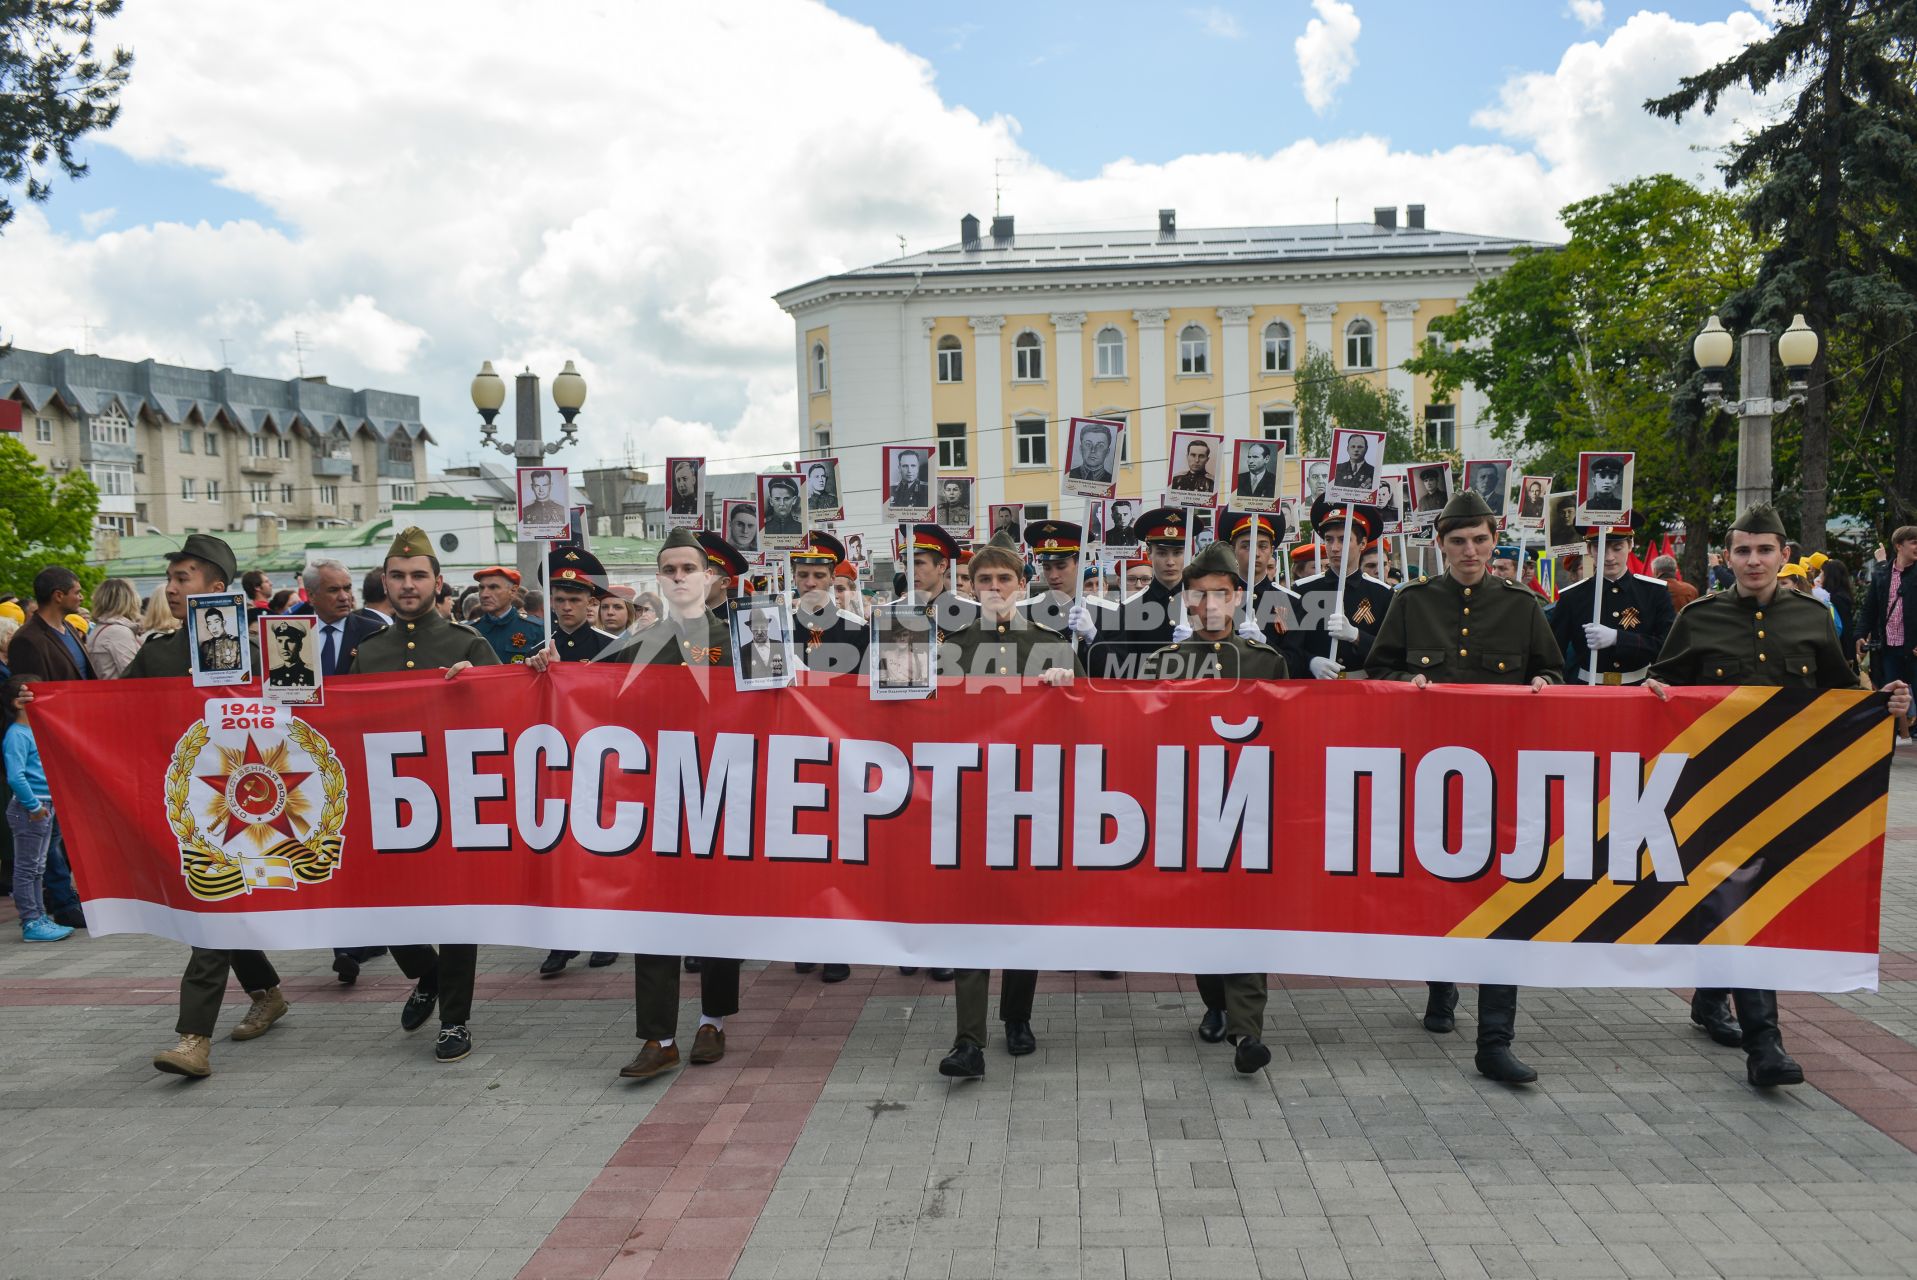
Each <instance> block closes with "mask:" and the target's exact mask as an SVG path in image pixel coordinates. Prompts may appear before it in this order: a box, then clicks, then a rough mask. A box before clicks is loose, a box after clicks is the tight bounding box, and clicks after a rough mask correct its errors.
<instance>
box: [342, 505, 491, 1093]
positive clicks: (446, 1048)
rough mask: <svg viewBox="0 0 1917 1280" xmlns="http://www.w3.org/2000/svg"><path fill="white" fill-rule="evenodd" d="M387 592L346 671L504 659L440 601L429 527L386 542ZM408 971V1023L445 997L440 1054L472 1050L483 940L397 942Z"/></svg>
mask: <svg viewBox="0 0 1917 1280" xmlns="http://www.w3.org/2000/svg"><path fill="white" fill-rule="evenodd" d="M384 576H385V583H386V599H387V603H388V605H389V606H390V607H391V608H392V610H393V618H394V622H393V625H392V626H390V627H388V628H386V629H385V630H384V631H380V632H376V633H374V634H373V635H370V636H368V637H366V639H364V640H362V641H361V642H360V646H359V648H358V649H357V650H355V651H354V653H353V657H352V661H350V662H349V663H347V666H346V674H347V675H370V674H374V673H377V672H385V671H437V670H443V671H444V672H445V673H446V678H447V679H448V680H451V679H452V678H454V677H455V676H457V675H458V674H459V673H460V672H462V671H464V670H466V669H467V668H468V667H492V666H498V665H499V655H498V654H496V653H495V652H494V651H493V647H492V645H490V644H488V643H487V642H486V639H485V637H484V636H482V635H480V634H479V633H478V632H477V631H475V630H473V629H472V628H471V627H468V626H464V625H462V624H461V623H457V622H448V621H447V620H446V619H445V618H442V617H441V616H440V615H439V610H438V609H436V608H434V607H433V606H434V602H435V600H436V599H437V598H438V595H439V588H440V584H441V583H442V582H443V581H444V580H443V579H442V578H441V577H440V576H439V557H438V556H436V555H434V554H433V543H432V539H430V538H428V537H427V536H426V534H425V532H424V531H423V530H420V529H405V530H402V531H401V532H400V535H399V536H398V537H397V538H394V539H393V545H392V546H390V547H388V548H387V549H386V561H385V570H384ZM391 950H392V955H393V960H394V962H395V963H397V964H398V965H399V969H400V972H401V973H404V974H405V975H406V976H407V977H409V978H411V979H412V980H413V983H414V986H413V991H412V994H411V995H409V996H407V997H406V1003H405V1005H404V1006H402V1007H401V1009H400V1011H399V1025H400V1028H401V1029H402V1030H405V1031H416V1030H418V1029H419V1028H420V1027H421V1026H423V1025H424V1024H425V1022H426V1018H427V1015H429V1014H431V1013H432V1011H433V1005H434V1004H435V1003H437V1004H438V1005H439V1038H438V1039H437V1040H436V1041H435V1042H434V1044H433V1057H435V1058H436V1059H438V1060H439V1061H441V1062H458V1061H459V1060H460V1059H462V1058H464V1057H465V1056H466V1055H467V1054H469V1053H471V1052H472V1051H473V1036H472V1031H471V1029H470V1028H468V1026H467V1025H466V1024H467V1022H468V1020H469V1019H470V1018H471V1017H472V1011H473V975H474V972H475V971H476V969H477V968H478V964H479V947H478V945H477V944H475V943H470V942H448V943H446V944H445V945H444V946H441V947H440V948H438V949H437V950H435V949H434V948H433V947H432V946H431V945H430V944H428V943H409V944H405V945H401V946H397V947H393V948H391Z"/></svg>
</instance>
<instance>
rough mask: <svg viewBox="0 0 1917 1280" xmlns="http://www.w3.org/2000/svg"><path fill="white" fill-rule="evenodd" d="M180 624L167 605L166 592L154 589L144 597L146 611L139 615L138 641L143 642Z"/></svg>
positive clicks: (161, 634)
mask: <svg viewBox="0 0 1917 1280" xmlns="http://www.w3.org/2000/svg"><path fill="white" fill-rule="evenodd" d="M179 625H180V620H179V619H178V618H176V617H174V616H173V610H172V609H171V608H169V607H168V606H167V603H166V592H165V591H164V590H158V591H155V592H154V593H153V594H152V595H150V596H148V597H147V598H146V612H145V613H143V614H141V615H140V643H141V644H145V643H146V642H147V641H149V640H151V639H152V638H153V637H154V636H163V635H165V634H166V633H167V632H169V631H171V630H173V629H174V628H176V627H178V626H179Z"/></svg>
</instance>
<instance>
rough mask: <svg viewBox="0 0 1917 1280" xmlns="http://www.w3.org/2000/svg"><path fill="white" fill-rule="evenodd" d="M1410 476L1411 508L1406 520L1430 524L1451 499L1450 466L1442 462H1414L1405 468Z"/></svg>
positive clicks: (1406, 473)
mask: <svg viewBox="0 0 1917 1280" xmlns="http://www.w3.org/2000/svg"><path fill="white" fill-rule="evenodd" d="M1405 475H1406V476H1408V477H1409V478H1410V484H1411V509H1410V511H1409V512H1408V513H1407V516H1406V518H1407V520H1410V521H1412V522H1414V523H1417V524H1430V523H1431V522H1432V521H1434V520H1436V519H1437V518H1438V513H1439V512H1440V511H1443V510H1444V504H1445V503H1447V502H1449V501H1451V466H1450V464H1449V463H1444V462H1414V463H1412V464H1411V465H1410V466H1408V467H1406V468H1405Z"/></svg>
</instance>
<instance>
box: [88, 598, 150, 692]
mask: <svg viewBox="0 0 1917 1280" xmlns="http://www.w3.org/2000/svg"><path fill="white" fill-rule="evenodd" d="M86 651H87V661H89V662H91V663H92V664H93V674H94V677H95V678H96V679H100V680H111V679H113V678H114V677H115V676H117V675H119V674H120V673H121V672H122V671H125V670H126V664H127V663H129V662H131V661H133V655H134V654H136V653H138V652H139V651H140V597H139V594H138V593H137V592H135V591H134V590H133V584H132V583H131V582H128V581H127V580H126V579H125V578H108V579H107V580H106V581H105V582H102V583H101V584H100V585H99V586H98V587H97V588H95V589H94V592H93V626H92V627H91V628H90V629H89V630H88V631H87V640H86Z"/></svg>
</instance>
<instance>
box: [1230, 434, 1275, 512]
mask: <svg viewBox="0 0 1917 1280" xmlns="http://www.w3.org/2000/svg"><path fill="white" fill-rule="evenodd" d="M1231 450H1232V458H1231V506H1232V509H1233V510H1234V511H1263V512H1269V511H1276V510H1277V509H1278V471H1279V464H1280V462H1281V461H1282V460H1283V458H1284V450H1285V446H1284V445H1283V444H1282V443H1281V442H1279V441H1277V440H1234V441H1233V442H1232V446H1231Z"/></svg>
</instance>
